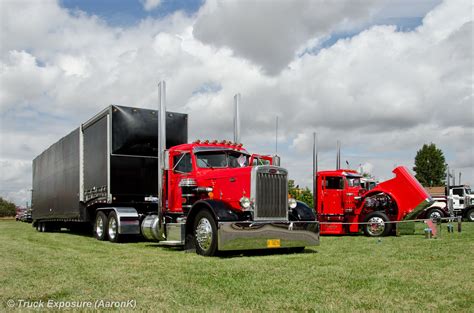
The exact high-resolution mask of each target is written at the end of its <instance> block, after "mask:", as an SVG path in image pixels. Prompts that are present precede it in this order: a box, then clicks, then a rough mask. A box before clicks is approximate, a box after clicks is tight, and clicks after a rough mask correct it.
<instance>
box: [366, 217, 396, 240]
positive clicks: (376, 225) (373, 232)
mask: <svg viewBox="0 0 474 313" xmlns="http://www.w3.org/2000/svg"><path fill="white" fill-rule="evenodd" d="M389 221H390V220H389V218H388V216H387V215H386V214H385V213H383V212H372V213H369V214H368V215H367V217H366V218H365V222H366V223H368V224H365V225H364V234H365V235H366V236H369V237H382V236H387V235H388V234H389V233H390V231H391V230H392V224H388V223H387V222H389Z"/></svg>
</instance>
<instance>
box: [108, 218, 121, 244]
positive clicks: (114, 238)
mask: <svg viewBox="0 0 474 313" xmlns="http://www.w3.org/2000/svg"><path fill="white" fill-rule="evenodd" d="M107 238H109V241H110V242H120V234H119V230H118V218H117V213H115V211H112V212H110V214H109V218H108V224H107Z"/></svg>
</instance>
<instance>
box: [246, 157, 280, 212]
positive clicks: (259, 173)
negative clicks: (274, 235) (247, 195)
mask: <svg viewBox="0 0 474 313" xmlns="http://www.w3.org/2000/svg"><path fill="white" fill-rule="evenodd" d="M251 176H252V178H251V179H252V180H251V196H252V200H253V203H254V220H256V221H258V220H273V221H275V220H279V221H282V220H285V221H287V220H288V172H287V171H286V170H285V169H283V168H281V167H277V166H272V165H262V166H255V167H254V168H253V169H252V175H251Z"/></svg>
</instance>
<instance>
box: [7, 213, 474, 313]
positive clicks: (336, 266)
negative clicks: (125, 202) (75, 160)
mask: <svg viewBox="0 0 474 313" xmlns="http://www.w3.org/2000/svg"><path fill="white" fill-rule="evenodd" d="M445 226H446V225H443V233H442V237H441V238H440V239H432V240H428V239H424V237H423V235H422V234H421V231H420V227H422V225H419V228H418V235H411V236H402V237H386V238H382V239H381V240H380V241H379V240H378V239H374V238H366V237H363V236H348V237H322V239H321V246H320V247H317V248H311V249H306V250H305V252H304V253H300V254H281V253H260V254H258V253H257V254H256V253H252V254H246V255H226V256H225V257H220V258H218V257H215V258H205V257H201V256H198V255H196V254H194V253H186V252H184V251H180V250H175V249H170V248H164V247H159V246H157V245H155V244H153V243H149V242H137V243H127V244H111V243H108V242H99V241H96V240H95V239H93V238H91V237H86V236H80V235H75V234H71V233H67V232H62V233H38V232H36V231H35V230H34V229H33V228H32V227H31V225H30V224H25V223H21V222H15V221H0V242H1V243H0V266H1V268H2V271H1V274H0V301H1V304H0V311H4V310H9V311H16V310H18V303H19V300H29V301H37V302H38V301H43V302H44V303H45V304H44V305H47V301H48V300H54V301H86V302H94V303H95V301H96V300H105V301H127V300H133V301H135V303H136V309H139V310H165V311H187V310H193V311H195V310H199V311H264V310H265V311H267V310H273V311H380V310H388V311H399V310H403V311H456V312H460V311H465V312H467V311H470V312H473V311H474V295H473V292H474V279H473V276H472V275H473V267H474V224H473V223H471V224H469V223H463V232H462V233H452V234H448V233H447V232H446V227H445ZM8 300H10V302H8ZM11 300H13V301H15V302H14V307H15V308H13V309H10V308H8V304H12V301H11ZM132 303H133V302H132Z"/></svg>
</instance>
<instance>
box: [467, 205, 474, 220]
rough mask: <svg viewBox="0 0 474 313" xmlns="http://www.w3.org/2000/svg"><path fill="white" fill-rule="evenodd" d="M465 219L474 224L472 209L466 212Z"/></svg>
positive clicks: (473, 211) (473, 209) (473, 210)
mask: <svg viewBox="0 0 474 313" xmlns="http://www.w3.org/2000/svg"><path fill="white" fill-rule="evenodd" d="M466 219H467V221H468V222H474V208H472V209H469V210H468V211H467V212H466Z"/></svg>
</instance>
